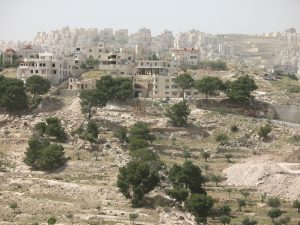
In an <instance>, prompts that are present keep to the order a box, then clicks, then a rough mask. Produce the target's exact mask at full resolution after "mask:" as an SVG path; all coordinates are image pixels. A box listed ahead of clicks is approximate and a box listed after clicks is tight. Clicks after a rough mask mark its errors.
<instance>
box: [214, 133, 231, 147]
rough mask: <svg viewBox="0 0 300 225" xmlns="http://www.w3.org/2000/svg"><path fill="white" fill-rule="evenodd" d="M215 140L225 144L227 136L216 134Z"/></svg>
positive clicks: (227, 139)
mask: <svg viewBox="0 0 300 225" xmlns="http://www.w3.org/2000/svg"><path fill="white" fill-rule="evenodd" d="M215 140H216V141H217V142H219V143H220V145H226V144H227V143H228V141H229V137H228V136H227V134H224V133H221V134H218V135H217V136H216V138H215Z"/></svg>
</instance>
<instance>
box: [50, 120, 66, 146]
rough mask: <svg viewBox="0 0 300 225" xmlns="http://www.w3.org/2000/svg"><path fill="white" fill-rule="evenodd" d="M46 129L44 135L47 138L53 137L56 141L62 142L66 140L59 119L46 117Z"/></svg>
mask: <svg viewBox="0 0 300 225" xmlns="http://www.w3.org/2000/svg"><path fill="white" fill-rule="evenodd" d="M46 122H47V127H46V130H45V134H46V135H47V136H49V137H55V139H56V141H58V142H64V141H65V140H66V139H67V134H66V132H65V129H64V128H63V126H62V124H61V121H60V119H58V118H57V117H48V118H47V119H46Z"/></svg>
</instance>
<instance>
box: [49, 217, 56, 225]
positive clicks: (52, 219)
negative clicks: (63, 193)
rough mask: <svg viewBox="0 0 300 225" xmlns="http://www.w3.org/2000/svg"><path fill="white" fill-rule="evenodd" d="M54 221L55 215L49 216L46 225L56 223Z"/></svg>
mask: <svg viewBox="0 0 300 225" xmlns="http://www.w3.org/2000/svg"><path fill="white" fill-rule="evenodd" d="M56 221H57V219H56V218H55V217H53V216H51V217H50V218H49V219H48V221H47V222H48V225H53V224H55V223H56Z"/></svg>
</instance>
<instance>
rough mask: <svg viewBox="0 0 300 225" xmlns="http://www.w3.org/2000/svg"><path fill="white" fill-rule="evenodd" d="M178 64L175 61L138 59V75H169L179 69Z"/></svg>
mask: <svg viewBox="0 0 300 225" xmlns="http://www.w3.org/2000/svg"><path fill="white" fill-rule="evenodd" d="M177 69H178V64H177V63H176V62H173V61H160V60H137V61H136V75H154V74H155V75H164V76H166V75H168V74H173V73H175V72H176V71H177Z"/></svg>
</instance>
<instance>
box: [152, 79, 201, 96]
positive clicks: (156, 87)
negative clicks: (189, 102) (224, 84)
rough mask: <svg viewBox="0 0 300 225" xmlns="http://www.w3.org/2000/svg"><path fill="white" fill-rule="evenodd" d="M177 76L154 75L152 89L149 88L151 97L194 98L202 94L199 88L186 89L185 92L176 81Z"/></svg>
mask: <svg viewBox="0 0 300 225" xmlns="http://www.w3.org/2000/svg"><path fill="white" fill-rule="evenodd" d="M175 78H176V76H174V75H168V76H158V75H153V85H152V91H151V90H149V97H150V98H182V97H183V95H184V97H185V98H186V99H193V98H198V97H200V96H202V94H199V92H198V90H196V89H194V88H192V89H188V90H185V92H184V93H183V92H182V90H181V89H180V88H179V87H178V85H177V84H176V83H175V82H174V80H175Z"/></svg>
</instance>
